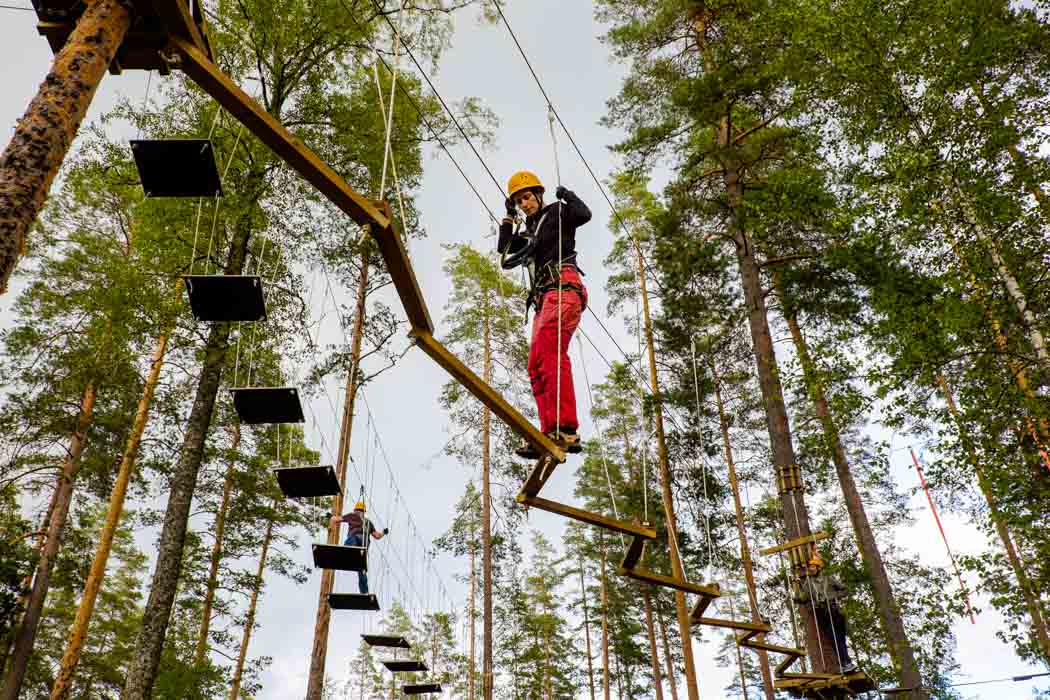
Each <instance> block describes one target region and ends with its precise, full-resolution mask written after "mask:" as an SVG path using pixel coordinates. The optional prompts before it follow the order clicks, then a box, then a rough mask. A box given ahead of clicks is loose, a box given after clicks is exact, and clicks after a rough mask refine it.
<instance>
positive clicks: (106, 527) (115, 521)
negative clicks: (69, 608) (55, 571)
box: [51, 283, 182, 700]
mask: <svg viewBox="0 0 1050 700" xmlns="http://www.w3.org/2000/svg"><path fill="white" fill-rule="evenodd" d="M177 287H178V289H179V291H181V288H182V285H181V283H180V284H179V285H177ZM167 347H168V331H164V332H163V333H161V334H160V335H159V336H158V337H157V344H156V346H155V347H154V348H153V357H152V358H150V369H149V374H148V375H147V376H146V382H145V384H144V385H143V387H142V396H141V397H140V398H139V404H138V408H137V409H136V411H135V420H134V422H133V423H132V426H131V434H130V435H129V436H128V441H127V443H126V444H125V446H124V454H123V455H122V456H121V459H120V468H119V469H118V470H117V478H116V480H115V481H114V482H113V490H112V491H111V492H110V495H109V507H108V509H107V510H106V521H105V523H104V524H103V526H102V531H101V532H100V533H99V543H98V547H97V548H96V549H95V558H94V560H93V561H92V562H91V570H90V571H89V572H88V577H87V581H85V582H84V595H83V596H82V597H81V598H80V605H79V606H78V607H77V614H76V618H75V619H74V620H73V626H72V628H71V629H70V631H69V642H68V643H67V644H66V650H65V652H64V653H63V654H62V661H61V662H60V663H59V668H58V675H57V676H56V677H55V684H54V686H53V687H52V689H51V700H65V699H66V698H68V697H69V692H70V690H71V688H72V686H73V674H74V672H75V671H76V668H77V664H78V663H79V661H80V654H81V652H82V651H83V649H84V642H85V640H86V639H87V632H88V627H89V625H90V624H91V616H92V614H93V613H94V611H95V602H96V600H97V599H98V593H99V590H100V589H101V587H102V581H103V579H104V578H105V576H106V563H107V562H108V561H109V554H110V551H111V550H112V547H113V537H114V536H115V535H116V532H117V526H118V525H119V523H120V517H121V515H122V514H123V512H124V499H125V498H126V497H127V493H128V485H129V484H130V482H131V474H132V470H133V469H134V467H135V460H136V459H137V458H138V454H139V445H140V444H141V442H142V435H143V433H144V432H145V430H146V423H147V422H148V421H149V411H150V406H151V405H152V404H153V394H154V392H155V391H156V388H157V383H158V382H159V381H160V370H161V367H162V366H163V365H164V353H165V352H166V351H167Z"/></svg>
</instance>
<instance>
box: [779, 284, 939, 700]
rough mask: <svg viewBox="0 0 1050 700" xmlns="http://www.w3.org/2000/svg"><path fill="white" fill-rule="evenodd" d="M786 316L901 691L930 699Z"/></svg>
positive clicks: (808, 360)
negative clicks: (907, 691) (873, 595)
mask: <svg viewBox="0 0 1050 700" xmlns="http://www.w3.org/2000/svg"><path fill="white" fill-rule="evenodd" d="M784 312H785V313H784V316H785V318H786V320H787V324H788V328H790V329H791V338H792V340H793V341H794V343H795V351H796V352H797V353H798V357H799V361H800V362H801V364H802V374H803V379H804V381H805V383H806V387H807V388H808V389H809V396H810V400H811V401H812V402H813V410H814V412H815V413H816V414H817V418H819V419H820V423H821V427H822V428H823V432H824V441H825V444H826V446H827V448H828V451H829V452H831V459H832V462H833V463H834V464H835V473H836V474H837V475H838V479H839V486H841V488H842V498H843V500H844V501H845V503H846V512H848V513H849V519H850V523H851V524H852V525H853V534H854V536H855V537H856V538H857V547H858V548H859V549H860V556H861V559H862V560H863V562H864V568H865V569H867V572H868V576H869V578H870V580H871V588H872V592H873V593H874V594H875V601H876V603H877V604H878V608H879V618H880V620H881V622H882V631H883V633H884V634H885V635H886V642H887V643H888V644H889V652H890V657H891V658H892V659H893V661H894V663H895V665H896V666H897V670H898V672H899V674H900V682H901V687H902V688H914V690H912V691H911V693H910V694H909V696H908V697H909V698H913V699H914V700H924V699H925V698H927V697H928V694H927V692H926V691H925V690H924V689H923V685H922V675H921V674H920V673H919V665H918V663H916V661H915V652H914V650H913V649H912V645H911V640H909V639H908V632H907V630H905V629H904V620H903V619H902V618H901V612H900V606H899V605H898V604H897V598H896V596H894V594H893V586H892V585H891V584H890V578H889V576H888V575H887V573H886V565H885V564H884V563H883V561H882V553H881V552H880V551H879V546H878V543H876V541H875V533H873V532H872V530H871V523H870V522H869V521H868V514H867V512H866V511H865V510H864V503H863V502H862V501H861V497H860V491H858V490H857V483H856V481H854V479H853V472H852V470H851V469H850V465H849V460H848V459H847V458H846V450H845V448H844V447H843V446H842V438H841V435H840V433H839V428H838V425H837V424H836V423H835V418H834V417H833V416H832V415H831V410H830V409H829V408H828V401H827V398H826V396H825V395H824V386H823V384H822V383H821V381H820V377H818V376H817V371H816V366H815V365H814V364H813V358H812V357H810V354H809V346H808V344H807V343H806V339H805V337H804V336H803V335H802V329H801V328H800V327H799V324H798V317H797V315H796V314H795V311H794V310H793V309H791V308H790V307H789V306H788V304H787V302H786V301H784Z"/></svg>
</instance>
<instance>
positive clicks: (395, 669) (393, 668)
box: [383, 659, 427, 673]
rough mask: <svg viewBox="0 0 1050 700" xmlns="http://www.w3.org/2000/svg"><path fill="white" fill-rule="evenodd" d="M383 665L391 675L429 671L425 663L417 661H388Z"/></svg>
mask: <svg viewBox="0 0 1050 700" xmlns="http://www.w3.org/2000/svg"><path fill="white" fill-rule="evenodd" d="M383 665H384V666H386V670H388V671H390V672H391V673H423V672H424V671H426V670H427V665H426V664H425V663H423V662H422V661H416V660H415V659H386V660H385V661H383Z"/></svg>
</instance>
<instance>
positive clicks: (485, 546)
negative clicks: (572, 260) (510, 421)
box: [481, 295, 495, 700]
mask: <svg viewBox="0 0 1050 700" xmlns="http://www.w3.org/2000/svg"><path fill="white" fill-rule="evenodd" d="M483 303H484V304H485V329H484V335H485V337H484V345H485V346H484V353H485V358H484V366H483V368H482V372H483V378H484V380H485V382H486V383H489V384H491V383H492V328H491V320H490V316H489V306H488V304H489V299H488V296H487V295H486V296H485V297H484V301H483ZM491 431H492V414H491V413H490V412H489V410H488V409H487V408H485V409H483V410H482V417H481V434H482V443H481V568H482V573H481V595H482V599H483V603H482V615H483V619H482V643H481V644H482V652H481V653H482V681H481V685H482V696H483V697H484V700H492V696H493V692H494V686H495V683H494V676H493V673H494V665H493V658H492V485H491V483H490V481H491V480H490V470H491V466H492V465H491V457H492V455H491V451H490V449H491V448H490V444H489V443H490V437H491Z"/></svg>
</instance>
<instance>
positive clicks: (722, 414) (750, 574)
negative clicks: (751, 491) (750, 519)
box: [711, 364, 776, 700]
mask: <svg viewBox="0 0 1050 700" xmlns="http://www.w3.org/2000/svg"><path fill="white" fill-rule="evenodd" d="M711 378H712V380H713V382H714V385H715V403H716V404H717V406H718V424H719V427H720V428H721V431H722V450H723V451H724V453H725V458H726V465H727V466H728V468H729V485H730V487H731V488H732V490H733V510H734V513H735V514H736V531H737V537H738V538H739V539H740V561H741V563H742V564H743V566H744V581H745V583H746V584H747V599H748V602H749V603H750V606H751V621H752V622H757V623H760V624H761V622H762V613H761V611H760V609H759V606H758V590H757V587H756V586H755V569H754V563H753V562H752V561H751V545H750V544H748V541H747V530H746V529H745V527H744V505H743V503H741V501H740V482H739V481H738V480H737V477H736V460H735V459H734V458H733V445H732V443H731V442H730V441H729V418H728V416H726V409H725V403H724V402H723V400H722V382H721V380H720V379H719V377H718V375H717V372H716V369H715V367H714V365H713V364H712V366H711ZM765 638H766V635H764V634H760V635H758V636H757V639H758V641H760V642H762V641H765ZM757 651H758V663H759V670H760V671H761V673H762V688H763V690H764V691H765V694H766V700H774V696H775V695H776V690H775V689H774V687H773V674H772V673H770V671H769V654H768V653H767V652H766V650H765V649H758V650H757ZM741 678H743V675H742V674H741ZM741 683H743V680H741ZM741 687H743V685H741ZM745 694H746V693H745Z"/></svg>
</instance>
